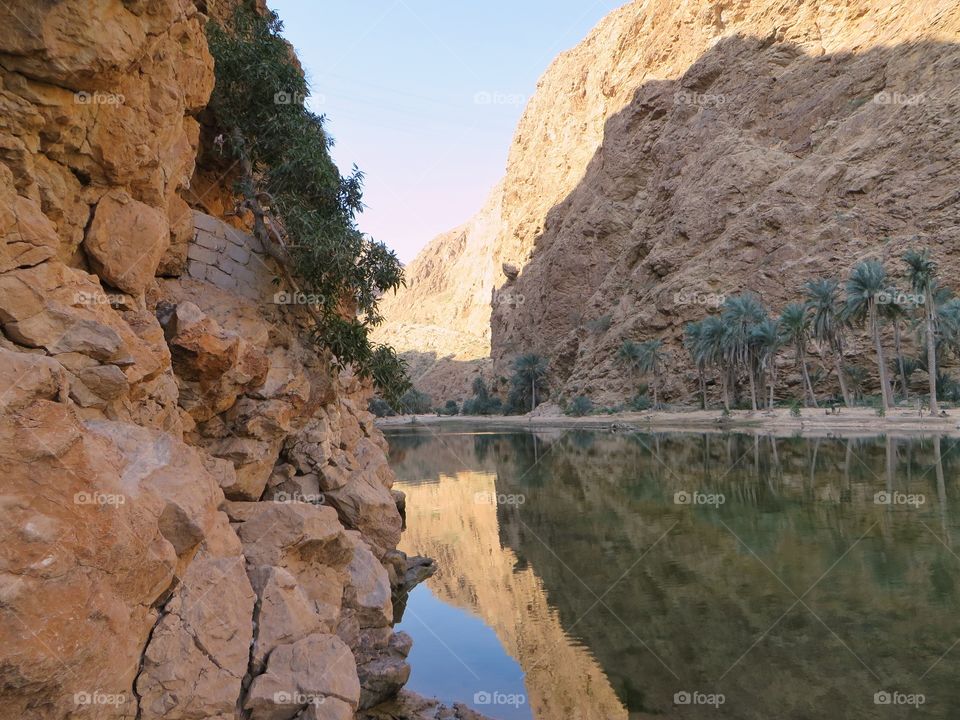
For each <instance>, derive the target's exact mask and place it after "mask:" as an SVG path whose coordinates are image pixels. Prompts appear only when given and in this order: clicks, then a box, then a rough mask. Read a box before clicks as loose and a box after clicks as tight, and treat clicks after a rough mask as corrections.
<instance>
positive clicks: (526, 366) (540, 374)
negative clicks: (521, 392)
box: [513, 353, 548, 412]
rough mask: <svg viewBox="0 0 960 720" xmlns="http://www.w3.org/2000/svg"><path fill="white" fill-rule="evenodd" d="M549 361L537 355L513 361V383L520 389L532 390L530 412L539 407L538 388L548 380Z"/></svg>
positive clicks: (522, 356) (521, 356) (520, 357)
mask: <svg viewBox="0 0 960 720" xmlns="http://www.w3.org/2000/svg"><path fill="white" fill-rule="evenodd" d="M547 366H548V363H547V359H546V358H544V357H542V356H540V355H537V354H536V353H526V354H524V355H520V356H519V357H518V358H517V359H516V360H514V361H513V381H514V384H515V385H516V386H518V387H521V386H526V387H529V388H530V411H531V412H533V410H534V409H536V407H537V388H538V387H540V388H541V389H542V388H543V384H544V382H545V380H546V379H547Z"/></svg>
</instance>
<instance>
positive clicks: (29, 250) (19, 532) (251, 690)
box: [0, 0, 461, 720]
mask: <svg viewBox="0 0 960 720" xmlns="http://www.w3.org/2000/svg"><path fill="white" fill-rule="evenodd" d="M211 6H212V3H211ZM199 7H200V9H202V10H203V11H205V12H220V13H223V12H227V11H228V10H229V8H230V3H223V4H218V5H217V7H208V6H207V4H201V5H200V6H199ZM200 9H198V6H195V5H194V3H192V2H188V1H187V0H144V1H143V2H123V3H121V2H119V1H118V0H98V1H97V2H80V1H79V0H76V1H75V0H64V1H63V2H57V3H46V2H44V3H35V2H26V1H23V2H13V3H4V4H2V5H0V24H2V26H3V28H4V30H3V33H2V36H0V38H2V39H0V195H2V198H0V328H2V335H0V378H2V380H0V457H2V460H3V465H4V469H5V473H6V477H5V480H4V483H3V491H2V493H0V514H2V520H3V522H2V526H3V534H4V541H3V544H2V549H0V718H2V719H3V720H6V719H7V718H9V719H10V720H14V719H19V718H31V719H33V718H36V719H37V720H47V719H49V720H61V719H64V718H94V719H100V718H131V719H132V718H136V719H137V720H149V719H150V718H167V719H169V720H211V719H217V720H227V719H228V718H229V719H233V718H246V719H248V720H267V719H269V720H284V719H288V718H294V717H296V718H301V719H304V720H306V719H309V720H321V719H323V720H332V719H338V720H344V719H346V718H353V717H354V716H355V714H356V713H358V712H360V713H361V714H362V713H366V712H367V711H368V709H369V711H370V712H376V711H375V710H373V709H372V708H374V707H375V706H377V705H378V704H379V703H381V702H382V701H384V700H388V699H390V698H392V697H393V696H394V695H395V694H396V693H397V691H398V690H399V689H400V688H401V686H402V685H403V683H404V682H405V681H406V678H407V676H408V675H409V666H408V665H407V663H406V660H405V657H406V654H407V652H408V651H409V647H410V641H409V638H408V637H407V636H406V635H404V634H402V633H395V632H394V631H393V629H392V622H393V605H392V596H393V594H394V592H395V591H397V590H398V589H400V588H403V587H406V586H409V584H410V583H411V582H413V581H414V580H415V579H416V578H417V577H422V576H423V575H424V574H428V573H429V571H430V566H429V563H427V562H425V561H418V562H417V563H416V568H415V569H411V566H410V564H409V563H408V560H407V558H406V557H405V556H404V555H403V554H402V553H400V552H398V551H397V550H396V546H397V543H398V541H399V539H400V532H401V517H400V513H399V511H398V507H397V503H398V501H399V499H400V497H399V495H397V494H395V493H392V492H391V489H390V488H391V485H392V484H393V479H394V478H393V474H392V473H391V471H390V469H389V467H388V465H387V461H386V457H385V453H384V451H385V449H386V444H385V441H384V439H383V437H382V435H381V434H380V432H379V431H378V430H377V429H376V428H375V427H374V426H373V422H372V421H373V417H372V416H371V415H370V414H369V413H368V412H367V411H366V406H367V401H368V399H369V397H370V388H369V387H368V386H367V384H365V383H364V382H361V381H360V380H359V379H358V378H357V377H356V376H354V375H353V374H352V373H351V372H350V371H349V370H343V371H338V370H337V369H335V367H334V366H333V365H332V364H331V362H330V358H329V354H328V353H324V352H323V351H322V350H320V351H318V349H317V348H316V347H314V346H313V345H311V344H310V343H309V342H308V341H307V340H306V338H307V337H308V336H309V332H308V330H309V328H308V327H307V325H306V322H305V320H304V318H303V316H302V315H301V314H299V313H298V311H297V308H296V307H295V306H291V305H284V304H282V301H278V300H277V298H276V297H275V293H276V292H277V291H278V290H280V291H282V290H283V289H284V288H282V287H279V288H278V287H277V286H276V285H275V284H274V280H275V278H276V277H277V275H278V274H279V273H278V271H277V268H276V267H274V266H273V265H272V264H271V263H272V262H273V261H272V260H270V259H269V258H268V257H267V254H266V253H265V252H264V249H263V248H262V247H260V246H259V244H258V243H257V242H256V240H255V239H254V238H253V237H251V236H249V235H247V234H246V233H244V232H243V231H242V229H239V226H241V225H242V222H241V221H240V219H239V218H236V217H234V218H233V219H232V220H231V222H232V223H233V224H234V225H236V226H238V227H234V226H233V225H228V224H225V223H224V222H222V220H221V219H219V218H217V217H214V216H212V215H210V214H208V213H205V212H200V211H199V210H198V209H202V210H210V209H211V208H214V209H218V210H221V211H222V210H224V209H229V208H230V207H231V204H230V203H229V202H227V200H228V199H229V196H230V183H229V180H228V177H229V174H230V170H231V169H230V168H226V169H224V170H222V171H219V172H216V173H213V172H211V171H210V169H209V168H206V170H205V172H195V158H196V157H197V154H198V150H200V149H201V145H202V144H203V142H204V141H203V140H202V139H201V138H202V137H203V136H204V131H202V128H201V122H200V118H201V112H202V111H203V109H204V107H205V105H206V103H207V101H208V98H209V96H210V92H211V90H212V88H213V84H214V73H213V60H212V58H211V56H210V54H209V52H208V49H207V44H206V40H205V37H204V23H205V22H206V19H207V18H206V16H205V15H203V14H201V12H200ZM206 150H207V151H208V152H209V150H210V148H206ZM188 201H189V202H188ZM427 705H429V704H426V705H425V704H423V703H420V704H419V705H418V709H417V712H418V713H419V714H416V715H415V716H416V717H435V715H436V714H437V713H438V712H440V709H438V708H437V707H436V705H435V704H433V705H429V706H427ZM421 710H422V712H420V711H421ZM444 712H446V711H444ZM451 712H452V711H451ZM409 716H410V717H413V716H414V715H409ZM456 716H457V717H461V715H460V714H459V713H458V714H457V715H456ZM394 717H408V715H406V714H403V713H398V714H395V715H394ZM445 717H452V715H445Z"/></svg>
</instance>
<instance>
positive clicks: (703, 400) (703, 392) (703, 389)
mask: <svg viewBox="0 0 960 720" xmlns="http://www.w3.org/2000/svg"><path fill="white" fill-rule="evenodd" d="M697 375H698V376H699V379H700V409H701V410H706V409H707V380H706V378H704V376H703V368H701V367H698V368H697Z"/></svg>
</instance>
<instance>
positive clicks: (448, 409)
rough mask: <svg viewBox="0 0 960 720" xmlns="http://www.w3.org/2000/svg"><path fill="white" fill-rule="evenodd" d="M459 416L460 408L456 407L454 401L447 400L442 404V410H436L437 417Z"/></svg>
mask: <svg viewBox="0 0 960 720" xmlns="http://www.w3.org/2000/svg"><path fill="white" fill-rule="evenodd" d="M459 414H460V407H459V406H458V405H457V401H456V400H447V402H446V403H444V405H443V407H442V408H437V415H447V416H453V415H459Z"/></svg>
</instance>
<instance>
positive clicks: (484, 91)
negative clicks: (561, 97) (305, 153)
mask: <svg viewBox="0 0 960 720" xmlns="http://www.w3.org/2000/svg"><path fill="white" fill-rule="evenodd" d="M623 1H624V0H596V1H594V0H349V1H348V2H325V1H321V0H269V2H268V4H269V6H270V7H271V8H272V9H273V10H275V11H276V12H277V13H278V14H279V15H280V18H281V19H282V20H283V21H284V25H285V29H284V35H285V37H286V38H287V39H288V40H289V41H290V42H291V43H292V44H293V46H294V47H295V48H296V50H297V54H298V55H299V57H300V62H301V64H302V65H303V67H304V70H305V71H306V73H307V78H308V80H309V82H310V86H311V93H312V95H311V97H310V98H309V99H308V101H307V104H308V105H309V106H310V107H311V109H313V110H314V111H316V112H318V113H323V114H325V115H326V116H327V118H328V120H327V126H326V127H327V130H328V131H329V132H330V134H331V135H332V136H333V138H334V140H335V145H334V147H333V150H332V153H333V158H334V160H335V161H336V162H337V164H338V165H339V166H340V168H341V170H343V171H345V172H348V171H349V170H350V168H351V167H352V166H353V165H354V164H356V165H357V166H358V167H359V168H360V169H361V170H362V171H363V172H364V174H365V177H366V180H365V191H364V202H365V203H366V205H367V208H366V209H365V210H364V212H363V213H362V214H361V216H360V217H359V218H358V224H359V226H360V229H361V230H362V231H364V232H366V233H369V234H371V235H372V236H373V237H374V238H375V239H377V240H381V241H383V242H385V243H386V244H387V245H389V246H390V247H391V248H393V249H394V250H396V252H397V254H398V255H399V257H400V259H401V260H402V261H403V262H405V263H406V262H409V261H410V260H412V259H413V258H414V256H415V255H416V254H417V252H418V251H419V250H420V248H422V247H423V246H424V245H426V243H428V242H429V241H430V240H431V239H432V238H433V237H434V236H436V235H438V234H439V233H441V232H444V231H446V230H449V229H451V228H453V227H456V226H457V225H459V224H461V223H463V222H465V221H466V220H468V219H469V218H470V216H472V215H473V214H474V213H476V212H477V210H479V209H480V207H481V206H482V205H483V202H484V200H485V199H486V196H487V194H488V192H489V190H490V188H491V187H493V185H494V184H495V183H496V182H497V181H498V180H499V179H500V178H501V177H502V175H503V172H504V168H505V166H506V161H507V152H508V150H509V148H510V143H511V140H512V138H513V131H514V129H515V128H516V124H517V121H518V120H519V119H520V115H521V113H522V112H523V107H524V105H525V103H526V101H527V99H528V98H529V97H530V95H531V94H532V93H533V92H534V90H535V89H536V84H537V80H538V78H539V77H540V75H541V74H542V73H543V72H544V70H546V68H547V66H548V65H549V64H550V62H551V61H552V60H553V58H554V57H556V55H557V54H558V53H560V52H561V51H563V50H566V49H568V48H570V47H573V46H574V45H576V44H577V43H578V42H580V40H582V39H583V38H584V37H585V36H586V35H587V33H588V32H589V30H590V28H592V27H593V26H594V25H595V24H596V23H597V22H598V21H599V20H600V19H601V18H603V17H604V16H605V15H606V14H607V13H609V12H610V11H611V10H613V9H614V8H616V7H618V6H619V5H621V4H623Z"/></svg>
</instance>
